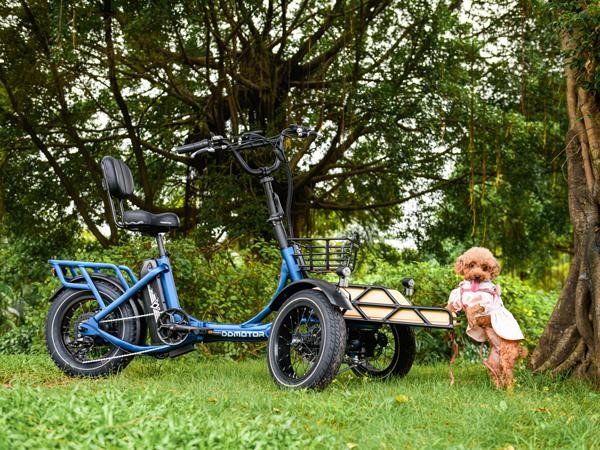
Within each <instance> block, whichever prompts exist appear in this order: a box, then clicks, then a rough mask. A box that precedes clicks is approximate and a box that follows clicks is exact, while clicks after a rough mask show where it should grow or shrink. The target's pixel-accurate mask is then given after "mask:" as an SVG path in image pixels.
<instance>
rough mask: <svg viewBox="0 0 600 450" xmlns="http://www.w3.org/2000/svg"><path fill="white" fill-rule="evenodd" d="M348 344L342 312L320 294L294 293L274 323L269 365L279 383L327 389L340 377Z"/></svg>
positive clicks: (312, 291) (310, 291)
mask: <svg viewBox="0 0 600 450" xmlns="http://www.w3.org/2000/svg"><path fill="white" fill-rule="evenodd" d="M345 345H346V324H345V322H344V319H343V315H342V312H341V311H340V310H339V309H338V308H337V307H335V306H333V305H332V304H331V303H329V301H328V300H327V298H326V297H325V296H324V295H323V294H322V293H321V292H318V291H315V290H311V289H307V290H303V291H300V292H298V293H296V294H294V295H293V296H292V297H291V298H290V299H289V300H288V301H287V302H286V303H285V304H284V305H283V306H282V308H281V310H280V311H279V314H278V315H277V317H276V318H275V321H274V322H273V327H272V329H271V335H270V337H269V346H268V364H269V371H270V373H271V376H272V377H273V379H274V380H275V382H276V383H277V384H279V385H280V386H282V387H287V388H293V389H296V388H311V389H323V388H325V387H326V386H327V385H328V384H329V383H331V381H332V380H333V378H334V377H335V376H336V375H337V372H338V369H339V367H340V364H341V363H342V359H343V356H344V348H345Z"/></svg>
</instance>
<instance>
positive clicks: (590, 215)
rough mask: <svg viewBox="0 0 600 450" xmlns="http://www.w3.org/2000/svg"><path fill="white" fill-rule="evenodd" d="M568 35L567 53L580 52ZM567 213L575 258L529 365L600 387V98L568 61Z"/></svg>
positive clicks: (571, 37)
mask: <svg viewBox="0 0 600 450" xmlns="http://www.w3.org/2000/svg"><path fill="white" fill-rule="evenodd" d="M576 45H577V39H576V36H574V35H572V34H565V35H564V37H563V40H562V47H563V50H564V51H565V52H567V53H569V52H570V50H573V49H575V48H576ZM565 66H566V69H565V72H566V78H567V93H566V94H567V95H566V97H567V110H568V114H569V130H568V132H567V137H566V156H567V165H568V192H569V211H570V217H571V222H572V224H573V242H574V249H575V256H574V258H573V261H572V264H571V269H570V272H569V276H568V278H567V281H566V283H565V285H564V287H563V290H562V292H561V294H560V298H559V301H558V303H557V304H556V307H555V308H554V311H553V313H552V315H551V317H550V320H549V322H548V324H547V325H546V328H545V330H544V333H543V334H542V337H541V339H540V342H539V344H538V346H537V348H536V349H535V351H534V352H533V355H532V356H531V359H530V367H531V369H533V370H534V371H535V372H542V371H549V372H551V373H553V374H559V373H562V374H568V375H573V376H577V377H581V378H586V379H589V380H592V381H594V382H595V383H600V233H599V231H600V223H599V200H600V186H599V174H600V141H599V130H600V115H599V114H598V110H599V109H598V98H596V96H595V95H593V94H592V93H590V92H587V91H586V90H584V89H583V88H582V87H581V86H580V85H579V83H580V82H581V81H582V80H584V79H585V78H584V77H585V74H584V75H583V77H582V74H580V73H576V72H575V70H574V69H573V68H572V66H571V60H570V59H567V61H566V64H565Z"/></svg>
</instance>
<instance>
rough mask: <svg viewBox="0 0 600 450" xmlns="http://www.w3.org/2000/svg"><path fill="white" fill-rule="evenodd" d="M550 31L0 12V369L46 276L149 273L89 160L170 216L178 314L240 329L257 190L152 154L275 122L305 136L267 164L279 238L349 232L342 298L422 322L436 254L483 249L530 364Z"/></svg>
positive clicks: (110, 10) (343, 16) (162, 5)
mask: <svg viewBox="0 0 600 450" xmlns="http://www.w3.org/2000/svg"><path fill="white" fill-rule="evenodd" d="M590 11H592V12H594V11H596V10H595V9H594V8H592V9H590ZM577 17H579V16H577ZM594 17H595V16H594V14H590V15H586V16H585V17H584V19H585V20H589V21H591V22H593V21H594ZM556 19H557V18H556V15H555V8H554V3H553V2H551V4H550V5H548V4H546V3H544V2H542V1H522V0H514V1H513V0H503V1H501V2H490V1H485V0H474V1H472V2H468V3H466V2H464V3H463V2H460V1H454V0H448V1H445V0H440V1H436V2H430V1H421V0H411V1H408V2H406V1H399V0H384V1H381V0H347V1H341V0H336V1H329V2H322V1H317V0H306V1H304V2H300V3H297V4H296V3H294V4H288V2H285V1H284V2H281V3H279V2H271V1H267V2H263V1H249V2H235V1H221V2H219V8H213V7H211V5H210V3H205V2H195V1H188V0H177V1H171V2H160V1H159V2H153V3H144V2H142V3H138V2H123V1H111V0H103V1H102V2H95V3H82V2H73V1H68V0H64V1H61V2H42V1H36V0H31V1H24V2H12V1H10V2H5V3H3V4H2V5H0V256H1V258H2V260H3V261H4V264H3V265H2V267H0V350H1V351H3V352H11V351H12V352H14V351H30V350H32V351H41V350H42V348H43V344H42V340H41V330H42V327H41V324H42V321H43V315H44V311H45V309H46V308H47V303H46V299H48V298H49V297H50V296H51V295H52V292H53V290H54V289H55V287H56V282H55V280H53V279H52V278H50V276H49V272H48V268H47V266H46V265H45V261H46V260H47V259H48V258H50V257H62V258H69V259H72V258H81V259H89V260H103V261H107V260H110V261H118V262H122V263H128V264H130V265H131V266H132V267H134V268H136V267H139V264H140V262H141V260H142V259H144V257H151V256H152V253H153V251H152V248H151V247H150V246H149V244H148V243H147V242H145V241H143V240H140V239H135V238H132V237H131V236H126V235H124V234H118V233H117V230H116V227H115V226H114V224H113V222H112V219H111V218H110V217H109V215H108V212H107V211H108V208H107V203H106V200H105V195H104V192H103V190H102V187H101V173H100V169H99V165H98V163H99V160H100V159H101V157H102V156H103V155H106V154H111V155H113V156H117V157H119V158H121V159H123V160H125V161H126V162H127V163H128V164H129V165H130V166H131V167H132V169H133V172H134V178H135V181H136V183H137V189H136V191H135V195H134V197H133V198H132V199H131V203H130V206H131V207H132V208H143V209H147V210H150V211H153V212H163V211H166V210H172V211H175V212H177V213H178V214H179V215H180V216H181V217H182V219H183V227H182V230H180V231H179V232H176V233H172V235H171V236H170V237H171V238H172V242H170V248H171V252H172V254H173V259H174V263H175V267H176V276H177V282H178V288H179V292H180V296H181V298H182V301H183V303H184V305H185V307H186V308H188V309H189V311H190V312H192V313H194V314H198V315H207V317H211V318H214V319H221V318H223V317H226V318H227V320H228V321H232V322H233V321H236V320H242V319H244V318H247V317H248V316H249V315H251V313H252V312H255V311H256V310H258V308H259V307H261V306H262V305H263V304H264V303H265V300H266V299H267V298H269V297H270V294H271V289H272V287H273V286H274V284H275V278H276V275H277V270H278V263H276V264H273V261H276V260H278V257H277V255H276V252H274V251H273V250H272V245H271V244H270V243H269V242H268V240H269V239H270V229H269V227H270V225H269V224H268V223H266V222H265V220H264V219H265V213H264V207H263V205H262V192H261V187H260V186H259V185H258V184H257V182H256V181H255V180H252V179H251V178H249V177H247V176H245V175H244V174H241V173H240V170H239V168H238V167H237V166H236V165H235V164H234V163H233V162H232V160H231V158H229V157H228V156H227V155H216V156H215V157H213V158H210V159H209V158H200V159H198V160H195V161H186V160H184V159H182V158H181V157H179V156H178V155H176V154H175V153H174V152H173V151H171V150H170V149H171V148H172V147H173V146H175V145H178V144H181V143H183V142H190V141H194V140H197V139H200V138H203V137H206V136H208V135H209V133H210V132H214V133H224V134H237V133H240V132H243V131H245V130H254V129H262V130H264V131H265V132H266V133H268V134H270V133H275V132H277V131H279V130H280V129H281V128H283V127H284V126H285V125H287V124H289V123H292V122H298V123H306V124H308V125H311V126H314V127H316V128H317V129H318V130H319V132H320V135H321V137H320V138H319V139H318V140H317V141H316V142H315V144H314V145H313V146H312V147H307V146H303V145H294V146H293V147H291V148H289V149H287V152H288V156H289V158H290V160H291V162H292V166H293V169H294V181H295V186H296V188H295V190H294V192H293V197H294V205H295V207H294V209H293V215H294V218H295V220H296V228H297V229H296V231H297V232H298V233H301V234H302V235H306V236H311V235H318V234H327V235H334V234H341V233H345V232H348V231H350V230H352V231H355V230H358V231H359V232H360V234H361V235H362V237H363V240H364V241H365V242H366V243H367V245H366V249H365V251H364V253H363V258H364V261H363V262H362V264H361V265H360V266H359V270H358V272H357V273H356V274H355V281H364V282H373V283H380V284H384V285H388V286H392V287H399V281H400V279H401V278H402V277H404V276H407V275H412V276H414V277H415V279H416V280H417V283H418V286H419V289H418V291H417V294H416V296H415V299H414V300H415V302H417V303H422V304H426V305H429V304H435V305H438V306H439V305H444V304H445V301H446V298H447V295H448V292H449V291H450V290H451V289H452V288H453V287H454V286H455V285H456V283H457V281H458V280H457V279H456V278H455V277H454V276H453V275H452V274H451V270H450V266H451V264H452V262H453V260H454V258H455V257H456V256H457V255H458V254H460V253H461V252H462V251H463V250H464V249H466V248H468V247H470V246H471V245H483V246H487V247H489V248H490V249H491V250H492V251H493V252H494V253H495V254H496V255H497V256H498V257H499V259H500V260H501V263H502V265H503V268H504V275H503V276H502V277H501V279H500V280H499V281H500V283H501V284H502V285H503V286H504V301H505V302H506V303H507V305H508V306H509V308H510V309H512V310H513V312H514V313H515V315H516V316H517V319H518V320H519V321H520V322H521V323H522V324H523V326H524V327H525V329H526V335H527V337H528V342H527V344H528V345H529V346H532V345H533V344H534V342H535V340H536V339H537V337H538V336H539V334H540V331H541V325H542V324H543V323H544V321H545V320H546V318H547V317H548V312H549V310H550V309H551V305H552V304H553V303H554V302H555V300H556V298H557V293H556V289H558V288H560V286H561V284H562V282H563V280H564V278H565V276H566V270H567V269H566V268H567V266H568V262H569V260H570V258H571V255H572V253H573V247H572V242H571V237H572V230H571V225H570V223H569V215H568V210H567V193H566V182H565V167H564V161H565V155H564V151H563V150H564V144H563V136H564V135H565V129H566V113H565V101H564V80H563V78H564V77H563V73H562V62H563V61H562V57H561V54H560V43H559V35H558V33H557V27H556ZM579 19H581V17H579ZM579 19H578V20H579ZM594 39H595V35H592V36H591V37H590V41H589V43H588V44H589V45H587V44H586V46H585V48H583V49H582V52H584V53H585V52H588V53H589V52H590V51H591V52H593V49H594V48H595V47H594V45H593V44H594V42H595V41H594ZM586 42H587V41H586ZM260 158H261V156H259V159H260ZM275 184H276V189H277V191H278V193H279V195H280V197H281V198H285V196H286V195H287V191H286V189H287V188H286V184H285V183H284V179H283V177H282V176H279V175H278V177H277V179H276V180H275ZM385 239H393V240H396V242H398V241H400V242H402V243H403V244H409V245H412V246H414V247H416V251H415V252H411V251H405V252H403V253H398V252H397V251H395V250H393V249H391V248H389V247H387V246H386V245H385V244H382V242H384V241H385ZM117 244H119V245H117ZM463 326H464V325H463ZM418 341H419V343H420V344H419V345H420V346H421V347H420V349H419V354H420V355H421V356H420V358H421V360H423V361H425V360H428V359H431V360H435V359H439V358H442V357H445V356H447V350H448V349H447V343H446V342H444V340H443V336H442V335H441V334H440V333H437V334H436V333H435V332H434V333H429V332H427V331H423V332H420V334H419V339H418ZM464 346H465V348H467V354H468V355H470V356H469V357H474V355H475V350H474V348H472V347H470V346H469V344H468V343H466V342H465V343H464ZM259 350H260V349H256V348H253V347H248V346H243V345H242V346H229V345H223V346H222V347H215V350H214V351H219V352H225V353H226V354H228V355H231V356H234V357H239V356H242V355H244V354H246V352H251V353H255V352H256V351H259ZM205 351H213V350H210V349H209V350H205Z"/></svg>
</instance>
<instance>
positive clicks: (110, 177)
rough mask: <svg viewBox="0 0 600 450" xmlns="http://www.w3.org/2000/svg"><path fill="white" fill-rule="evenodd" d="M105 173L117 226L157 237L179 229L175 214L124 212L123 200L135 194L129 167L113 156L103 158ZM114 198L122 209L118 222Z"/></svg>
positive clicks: (105, 181) (105, 185)
mask: <svg viewBox="0 0 600 450" xmlns="http://www.w3.org/2000/svg"><path fill="white" fill-rule="evenodd" d="M102 171H103V172H104V189H106V191H107V192H108V194H109V196H110V197H111V198H110V202H111V206H112V213H113V217H114V219H115V223H116V224H117V226H119V227H121V228H126V229H128V230H132V231H139V232H141V233H144V234H151V235H157V234H159V233H166V232H167V231H170V230H172V229H174V228H179V217H177V214H175V213H162V214H153V213H151V212H148V211H144V210H141V209H140V210H127V211H124V210H123V200H126V199H128V198H129V197H131V195H132V194H133V176H132V175H131V170H129V167H127V165H126V164H125V163H124V162H123V161H119V160H118V159H115V158H113V157H112V156H105V157H104V158H102ZM112 197H114V198H116V199H118V201H119V206H120V209H121V220H118V218H117V214H116V211H115V209H114V204H113V203H112V201H113V200H112Z"/></svg>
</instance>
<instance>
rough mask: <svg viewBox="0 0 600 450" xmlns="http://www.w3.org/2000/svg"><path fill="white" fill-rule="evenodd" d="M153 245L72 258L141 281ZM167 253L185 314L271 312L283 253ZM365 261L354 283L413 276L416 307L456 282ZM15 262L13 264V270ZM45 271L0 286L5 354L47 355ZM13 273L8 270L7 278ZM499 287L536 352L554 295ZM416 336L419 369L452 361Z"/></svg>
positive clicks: (210, 317)
mask: <svg viewBox="0 0 600 450" xmlns="http://www.w3.org/2000/svg"><path fill="white" fill-rule="evenodd" d="M153 245H154V244H153V241H152V240H151V239H147V238H143V239H142V238H136V239H131V240H130V241H129V242H126V243H124V244H122V245H120V246H115V247H111V248H108V249H103V248H97V247H92V248H85V247H82V248H81V249H80V250H78V251H77V252H76V254H75V255H68V256H69V257H72V258H73V259H80V260H88V261H98V262H113V263H119V264H125V265H128V266H130V267H131V268H132V269H133V271H134V273H136V272H139V267H140V266H141V263H142V262H143V261H144V260H145V259H147V258H152V257H154V256H156V253H157V252H156V249H155V248H153ZM168 249H169V251H170V252H171V254H172V256H171V261H172V264H173V267H174V275H175V280H176V285H177V291H178V294H179V298H180V302H181V304H182V307H183V308H184V309H185V310H186V311H187V312H189V313H190V314H192V315H194V316H195V317H198V318H202V319H203V320H207V321H219V322H224V321H226V322H228V323H239V322H243V321H246V320H248V319H249V318H251V317H252V316H253V315H254V314H256V313H257V312H259V311H260V310H261V309H262V308H263V307H264V306H265V305H266V304H267V302H268V301H269V299H270V298H271V296H272V295H273V292H274V290H275V287H276V285H277V277H278V273H279V270H280V264H281V263H280V256H279V251H278V250H277V248H276V246H275V245H274V244H272V243H265V242H262V241H258V242H255V243H253V244H251V245H249V246H248V247H247V248H243V249H233V248H225V247H224V248H220V249H213V250H212V251H210V252H208V251H204V252H201V251H199V250H198V248H197V246H196V244H195V243H194V241H193V240H191V239H186V238H182V239H178V240H174V241H172V242H169V243H168ZM4 252H7V253H8V252H9V250H7V249H6V248H4V249H3V251H2V252H0V253H4ZM0 256H1V255H0ZM64 256H67V255H64ZM64 256H63V257H64ZM362 256H363V258H362V263H361V264H360V266H359V267H358V269H357V271H356V272H355V274H354V276H353V279H352V281H353V282H361V283H366V284H379V285H384V286H388V287H391V288H395V289H398V290H400V291H402V279H403V278H404V277H406V276H411V277H413V278H414V279H415V281H416V283H417V289H416V292H415V296H414V297H413V299H412V301H413V303H415V304H420V305H426V306H445V305H446V301H447V299H448V295H449V293H450V291H451V290H452V289H454V288H455V287H456V286H457V284H458V282H459V279H458V278H457V277H456V276H455V275H454V274H453V273H452V268H451V267H446V266H439V265H438V264H436V263H434V262H427V263H425V262H417V261H415V259H416V258H414V257H411V258H410V260H409V261H408V262H405V260H404V259H403V258H402V257H400V256H399V255H398V254H394V253H393V252H392V253H389V252H388V253H386V254H385V255H382V254H380V255H378V256H375V255H374V254H373V253H370V254H369V253H367V254H366V255H362ZM413 256H414V255H413ZM59 257H60V256H59ZM13 259H14V261H20V260H19V259H18V258H16V259H15V258H13ZM10 261H11V259H10V258H9V259H8V264H9V265H10ZM44 265H45V262H40V264H39V268H38V269H37V270H36V274H45V275H42V276H40V275H36V279H31V278H29V276H25V275H26V274H24V275H23V276H22V277H21V278H18V277H17V278H13V279H11V280H10V281H11V282H12V283H13V285H12V286H10V287H9V286H8V285H7V284H6V283H5V284H4V285H0V352H4V353H16V352H27V351H33V352H39V351H44V348H45V345H44V339H43V329H44V326H43V325H44V317H45V314H46V312H47V310H48V299H49V298H50V297H51V295H52V293H53V292H54V290H56V289H57V288H58V287H59V283H58V280H56V279H55V278H52V277H51V276H50V270H49V267H48V266H46V267H48V270H47V271H46V272H44V271H43V266H44ZM10 269H11V267H7V266H5V267H4V270H5V271H6V272H8V271H10ZM12 270H14V271H15V272H17V271H18V268H17V267H12ZM15 272H13V273H15ZM498 282H499V284H501V285H502V287H503V294H502V298H503V301H504V303H505V305H506V306H507V307H508V309H510V310H511V311H512V313H513V314H514V315H515V317H516V319H517V320H518V321H519V323H520V325H521V327H522V329H523V332H524V333H525V335H526V338H527V340H526V344H527V345H528V346H529V347H530V348H531V347H533V346H534V345H535V343H536V342H537V339H538V338H539V336H540V334H541V332H542V330H543V327H544V324H545V323H546V321H547V318H548V316H549V314H550V312H551V310H552V308H553V306H554V303H555V301H556V298H557V293H556V292H544V291H539V290H534V289H532V288H530V287H529V286H528V285H527V284H525V283H523V282H521V281H520V280H518V279H515V278H512V277H509V276H501V277H500V278H499V280H498ZM2 286H4V287H2ZM16 306H18V308H19V311H20V312H21V313H20V316H19V317H15V316H14V315H13V316H11V315H10V314H8V313H7V311H8V308H9V307H10V308H15V307H16ZM465 327H466V324H465V321H464V320H463V321H462V323H461V324H460V326H459V327H458V330H457V335H458V337H459V344H460V346H461V348H462V349H463V351H462V353H463V355H466V357H467V358H469V359H474V358H477V357H478V349H477V347H476V346H475V345H474V343H473V342H472V341H471V340H469V339H466V338H465V333H464V331H465ZM416 334H417V351H418V354H417V358H418V361H419V362H421V363H429V362H435V361H440V360H447V359H448V357H449V354H450V347H449V343H448V341H447V333H445V332H444V331H443V330H430V329H417V330H416ZM263 348H264V344H261V345H256V344H238V343H226V344H218V345H217V344H211V345H210V346H202V350H203V351H204V352H206V353H207V354H212V353H220V354H225V355H227V356H229V357H233V358H241V357H244V355H248V354H257V353H258V352H260V351H261V349H263Z"/></svg>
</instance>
